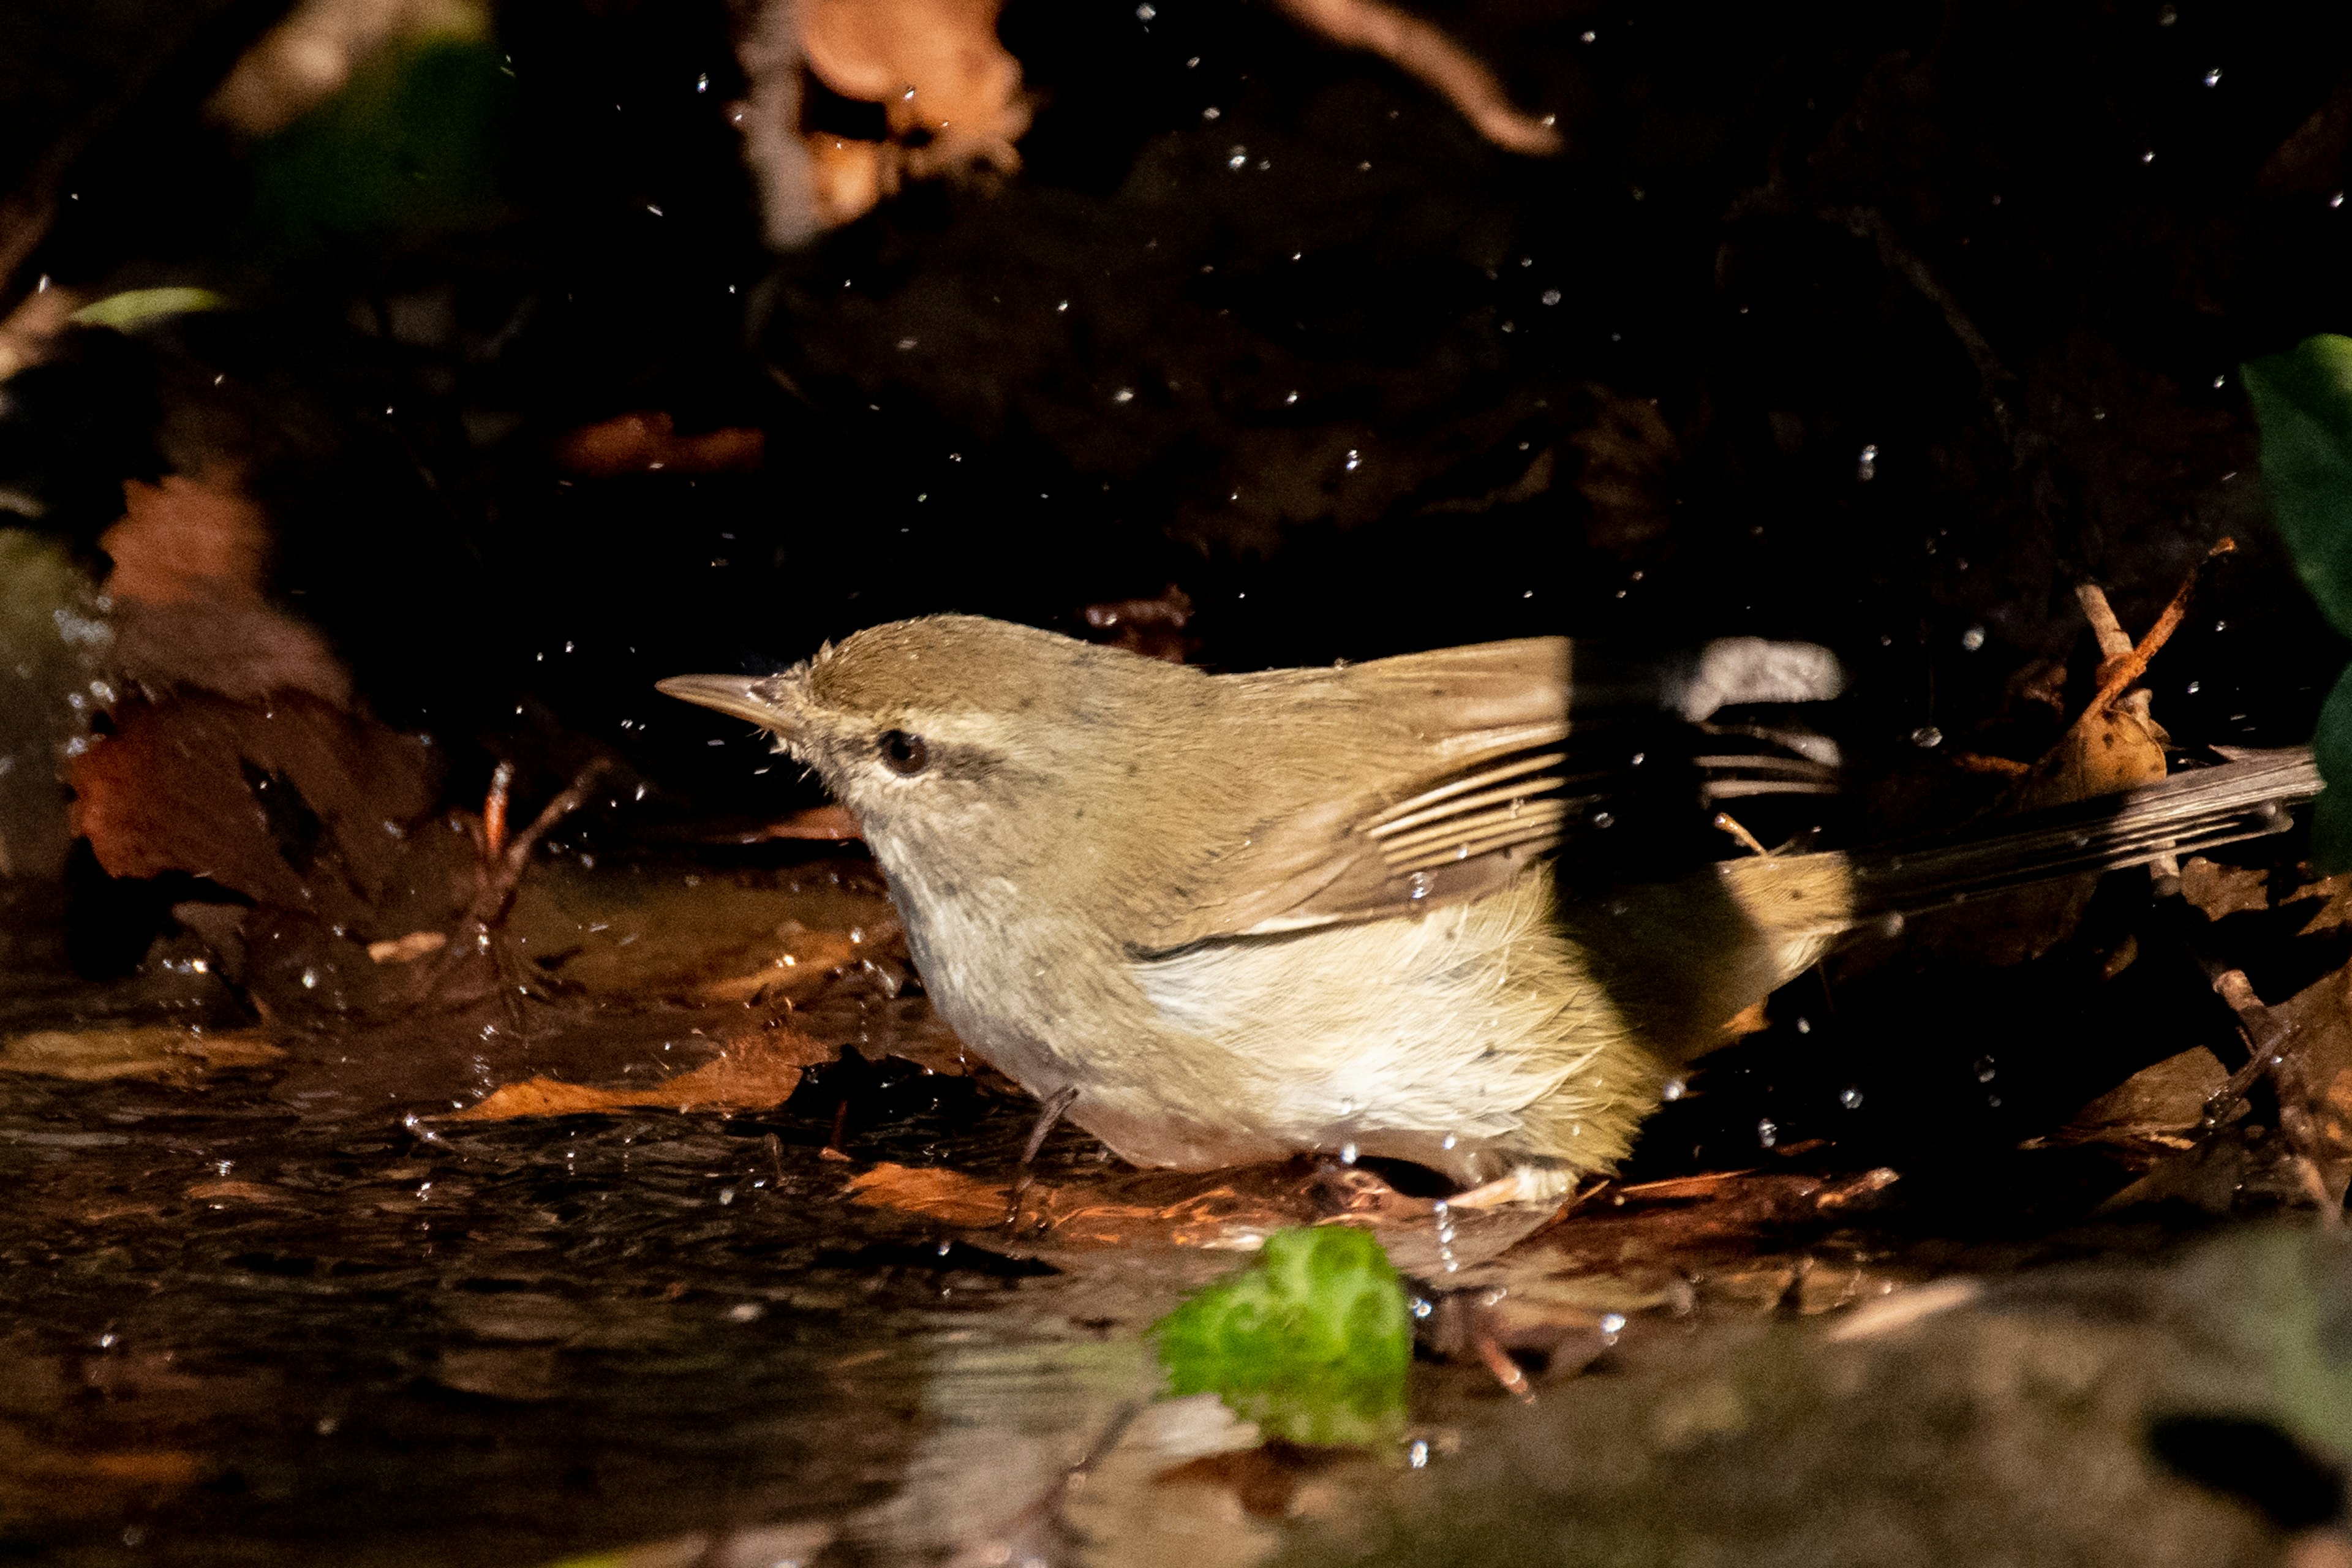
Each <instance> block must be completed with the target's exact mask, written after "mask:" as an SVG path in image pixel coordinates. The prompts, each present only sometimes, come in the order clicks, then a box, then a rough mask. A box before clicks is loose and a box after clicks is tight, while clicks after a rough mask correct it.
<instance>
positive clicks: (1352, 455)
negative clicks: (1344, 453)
mask: <svg viewBox="0 0 2352 1568" xmlns="http://www.w3.org/2000/svg"><path fill="white" fill-rule="evenodd" d="M1363 460H1364V459H1363V458H1360V457H1359V456H1358V455H1357V453H1356V448H1354V447H1349V448H1348V460H1347V462H1346V463H1345V464H1343V465H1342V466H1343V467H1344V468H1347V470H1348V471H1349V473H1351V474H1352V473H1354V472H1355V471H1356V469H1357V468H1359V467H1360V466H1361V464H1362V463H1363Z"/></svg>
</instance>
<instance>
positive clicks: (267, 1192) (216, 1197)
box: [180, 1181, 302, 1208]
mask: <svg viewBox="0 0 2352 1568" xmlns="http://www.w3.org/2000/svg"><path fill="white" fill-rule="evenodd" d="M180 1195H181V1196H182V1197H184V1198H193V1199H194V1200H195V1201H196V1202H198V1203H205V1204H210V1205H213V1206H214V1207H215V1208H220V1207H224V1206H226V1205H229V1204H269V1205H289V1204H299V1203H300V1202H301V1201H302V1200H301V1198H300V1197H299V1196H298V1195H297V1194H293V1193H289V1192H288V1191H287V1190H286V1189H285V1188H283V1187H273V1186H270V1185H269V1184H267V1183H265V1182H236V1181H215V1182H198V1183H197V1184H195V1185H194V1186H193V1187H190V1188H189V1189H188V1190H187V1191H186V1192H184V1193H183V1194H180Z"/></svg>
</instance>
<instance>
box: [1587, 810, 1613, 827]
mask: <svg viewBox="0 0 2352 1568" xmlns="http://www.w3.org/2000/svg"><path fill="white" fill-rule="evenodd" d="M1592 826H1595V827H1614V826H1617V819H1616V818H1615V817H1614V816H1611V815H1610V814H1609V813H1607V812H1605V811H1596V812H1594V813H1593V814H1592Z"/></svg>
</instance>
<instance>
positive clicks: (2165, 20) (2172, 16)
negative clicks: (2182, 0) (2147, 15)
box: [2156, 5, 2180, 27]
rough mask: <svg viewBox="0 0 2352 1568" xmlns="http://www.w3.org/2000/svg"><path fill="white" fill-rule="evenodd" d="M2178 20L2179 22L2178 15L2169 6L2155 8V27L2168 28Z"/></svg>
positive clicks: (2177, 12)
mask: <svg viewBox="0 0 2352 1568" xmlns="http://www.w3.org/2000/svg"><path fill="white" fill-rule="evenodd" d="M2179 20H2180V13H2179V11H2176V10H2174V9H2173V8H2172V7H2171V6H2169V5H2159V6H2158V7H2157V8H2156V25H2157V26H2159V27H2169V26H2172V24H2174V23H2175V22H2178V21H2179Z"/></svg>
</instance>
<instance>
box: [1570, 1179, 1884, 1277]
mask: <svg viewBox="0 0 2352 1568" xmlns="http://www.w3.org/2000/svg"><path fill="white" fill-rule="evenodd" d="M1897 1179H1898V1178H1897V1176H1896V1173H1895V1172H1894V1171H1892V1170H1890V1169H1887V1168H1885V1167H1883V1166H1882V1167H1880V1168H1879V1169H1877V1170H1873V1171H1865V1172H1864V1173H1861V1174H1859V1175H1854V1176H1843V1177H1831V1176H1814V1175H1801V1174H1781V1173H1755V1172H1735V1173H1722V1174H1707V1175H1702V1176H1689V1177H1682V1178H1677V1179H1675V1180H1673V1181H1666V1182H1650V1183H1644V1184H1642V1185H1640V1186H1635V1187H1627V1188H1625V1189H1623V1190H1622V1191H1621V1192H1614V1193H1612V1192H1607V1191H1604V1192H1602V1194H1601V1195H1599V1196H1597V1197H1595V1198H1593V1199H1591V1201H1590V1202H1588V1203H1586V1204H1585V1205H1583V1206H1582V1207H1580V1208H1579V1209H1578V1210H1577V1211H1576V1212H1574V1213H1573V1214H1571V1215H1570V1216H1569V1217H1568V1218H1567V1219H1566V1220H1565V1221H1563V1222H1561V1223H1560V1224H1559V1225H1558V1226H1554V1227H1553V1228H1552V1229H1551V1230H1550V1231H1549V1232H1547V1233H1546V1235H1545V1237H1544V1247H1545V1248H1546V1253H1547V1256H1549V1257H1554V1258H1558V1259H1559V1261H1558V1263H1557V1264H1556V1266H1555V1267H1556V1268H1559V1270H1561V1271H1563V1272H1574V1273H1592V1274H1613V1273H1622V1271H1623V1270H1624V1269H1625V1268H1627V1267H1628V1266H1629V1265H1640V1264H1654V1263H1656V1262H1658V1261H1660V1260H1662V1259H1664V1258H1667V1257H1670V1256H1672V1255H1675V1254H1677V1253H1688V1252H1693V1251H1706V1250H1708V1249H1711V1248H1717V1247H1724V1246H1727V1245H1728V1246H1730V1247H1736V1248H1738V1251H1739V1252H1740V1253H1741V1254H1742V1255H1743V1256H1745V1257H1748V1258H1752V1257H1753V1255H1754V1253H1755V1252H1756V1251H1757V1250H1758V1237H1759V1233H1764V1232H1769V1231H1773V1230H1779V1229H1783V1228H1788V1227H1791V1226H1807V1225H1812V1224H1817V1223H1820V1222H1821V1221H1822V1220H1824V1219H1827V1218H1833V1217H1836V1218H1842V1217H1843V1215H1846V1214H1848V1213H1851V1212H1853V1211H1854V1210H1857V1209H1859V1208H1862V1207H1863V1206H1864V1205H1867V1204H1868V1203H1870V1202H1871V1200H1873V1199H1874V1198H1875V1197H1876V1196H1877V1195H1878V1194H1880V1193H1882V1192H1884V1191H1885V1190H1886V1189H1887V1188H1888V1187H1889V1186H1892V1185H1893V1184H1895V1181H1896V1180H1897Z"/></svg>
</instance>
